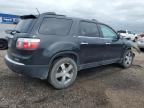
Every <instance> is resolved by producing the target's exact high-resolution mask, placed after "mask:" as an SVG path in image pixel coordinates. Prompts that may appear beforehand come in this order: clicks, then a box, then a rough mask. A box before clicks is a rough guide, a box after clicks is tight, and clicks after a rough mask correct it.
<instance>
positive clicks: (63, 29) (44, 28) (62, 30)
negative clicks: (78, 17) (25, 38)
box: [39, 18, 72, 35]
mask: <svg viewBox="0 0 144 108" xmlns="http://www.w3.org/2000/svg"><path fill="white" fill-rule="evenodd" d="M71 24H72V20H68V19H62V18H44V20H43V21H42V24H41V27H40V29H39V33H41V34H48V35H66V34H68V33H69V31H70V27H71Z"/></svg>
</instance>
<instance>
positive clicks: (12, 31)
mask: <svg viewBox="0 0 144 108" xmlns="http://www.w3.org/2000/svg"><path fill="white" fill-rule="evenodd" d="M5 33H7V34H11V35H15V34H16V33H21V32H20V31H18V30H6V31H5Z"/></svg>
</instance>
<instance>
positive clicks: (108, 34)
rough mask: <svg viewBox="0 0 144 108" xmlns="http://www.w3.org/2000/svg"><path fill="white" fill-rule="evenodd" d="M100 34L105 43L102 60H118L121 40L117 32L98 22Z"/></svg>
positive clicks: (120, 53) (120, 51) (120, 52)
mask: <svg viewBox="0 0 144 108" xmlns="http://www.w3.org/2000/svg"><path fill="white" fill-rule="evenodd" d="M99 27H100V30H101V34H102V36H103V40H104V44H105V55H104V57H103V59H104V60H118V59H119V58H120V57H121V55H122V51H123V41H122V40H121V39H119V37H118V34H117V33H116V32H115V31H114V30H113V29H112V28H111V27H109V26H107V25H104V24H99Z"/></svg>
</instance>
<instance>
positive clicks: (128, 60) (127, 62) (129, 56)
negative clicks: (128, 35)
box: [120, 50, 134, 68]
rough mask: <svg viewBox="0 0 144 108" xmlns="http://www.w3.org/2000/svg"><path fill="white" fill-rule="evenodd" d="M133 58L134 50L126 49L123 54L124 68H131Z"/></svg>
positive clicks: (122, 63)
mask: <svg viewBox="0 0 144 108" xmlns="http://www.w3.org/2000/svg"><path fill="white" fill-rule="evenodd" d="M133 58H134V55H133V52H132V50H126V51H125V53H124V55H123V58H122V62H121V64H120V65H121V66H122V67H123V68H129V67H130V66H131V65H132V63H133Z"/></svg>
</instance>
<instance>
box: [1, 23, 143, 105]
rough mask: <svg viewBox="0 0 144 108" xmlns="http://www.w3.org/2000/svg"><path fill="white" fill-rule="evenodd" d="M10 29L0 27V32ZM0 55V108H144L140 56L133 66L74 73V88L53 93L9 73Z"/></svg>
mask: <svg viewBox="0 0 144 108" xmlns="http://www.w3.org/2000/svg"><path fill="white" fill-rule="evenodd" d="M13 27H14V26H13V25H0V38H1V37H3V36H4V35H5V34H4V32H3V31H4V30H5V29H10V28H13ZM4 55H5V51H0V108H144V53H141V54H136V58H135V61H134V63H133V66H132V67H131V68H129V69H122V68H120V67H118V66H116V65H108V66H101V67H98V68H93V69H87V70H83V71H80V72H79V73H78V78H77V80H76V82H75V84H74V85H73V86H71V87H69V88H68V89H65V90H55V89H53V88H52V87H51V86H50V85H49V84H48V83H47V82H46V81H41V80H38V79H33V78H29V77H25V76H22V75H18V74H15V73H13V72H11V71H10V70H9V69H8V68H7V66H6V65H5V63H4V60H3V58H4Z"/></svg>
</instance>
